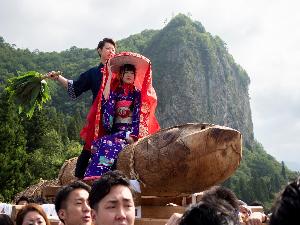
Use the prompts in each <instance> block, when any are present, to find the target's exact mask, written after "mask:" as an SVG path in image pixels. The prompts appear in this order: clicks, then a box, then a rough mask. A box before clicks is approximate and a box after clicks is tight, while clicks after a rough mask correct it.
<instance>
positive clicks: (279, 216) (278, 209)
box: [269, 177, 300, 225]
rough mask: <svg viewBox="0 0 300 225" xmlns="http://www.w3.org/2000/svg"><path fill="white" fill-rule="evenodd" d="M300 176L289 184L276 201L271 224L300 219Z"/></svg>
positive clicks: (281, 224) (283, 224)
mask: <svg viewBox="0 0 300 225" xmlns="http://www.w3.org/2000/svg"><path fill="white" fill-rule="evenodd" d="M299 212H300V177H298V179H296V180H295V181H293V182H292V183H290V184H288V185H287V186H286V187H285V189H284V190H283V192H282V193H281V195H280V196H279V197H278V199H277V201H276V202H275V206H274V207H273V209H272V215H271V218H270V223H269V224H270V225H279V224H280V225H287V224H294V223H295V221H299Z"/></svg>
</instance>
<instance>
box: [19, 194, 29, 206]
mask: <svg viewBox="0 0 300 225" xmlns="http://www.w3.org/2000/svg"><path fill="white" fill-rule="evenodd" d="M21 201H26V202H27V203H30V202H31V201H30V200H29V198H27V197H26V196H21V197H20V198H19V199H18V200H17V201H16V205H18V204H19V202H21Z"/></svg>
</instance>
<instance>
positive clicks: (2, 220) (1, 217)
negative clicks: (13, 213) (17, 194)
mask: <svg viewBox="0 0 300 225" xmlns="http://www.w3.org/2000/svg"><path fill="white" fill-rule="evenodd" d="M0 224H1V225H14V223H13V221H12V219H11V218H10V217H9V216H8V215H6V214H0Z"/></svg>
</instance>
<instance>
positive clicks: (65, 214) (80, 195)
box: [58, 189, 92, 225]
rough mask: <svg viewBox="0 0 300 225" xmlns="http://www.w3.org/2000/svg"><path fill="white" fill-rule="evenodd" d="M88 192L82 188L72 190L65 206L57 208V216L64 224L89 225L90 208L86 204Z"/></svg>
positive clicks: (90, 221) (90, 220)
mask: <svg viewBox="0 0 300 225" xmlns="http://www.w3.org/2000/svg"><path fill="white" fill-rule="evenodd" d="M88 197H89V193H88V192H87V191H86V190H84V189H75V190H74V191H72V192H71V193H70V194H69V196H68V198H67V200H66V202H65V208H64V209H60V210H59V213H58V214H59V217H60V218H61V219H63V220H64V223H65V225H91V223H92V219H91V208H90V206H89V204H88Z"/></svg>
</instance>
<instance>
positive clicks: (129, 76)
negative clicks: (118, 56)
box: [120, 64, 136, 84]
mask: <svg viewBox="0 0 300 225" xmlns="http://www.w3.org/2000/svg"><path fill="white" fill-rule="evenodd" d="M135 74H136V68H135V66H134V65H132V64H124V65H123V66H121V67H120V76H121V80H122V83H125V84H133V83H134V79H135Z"/></svg>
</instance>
